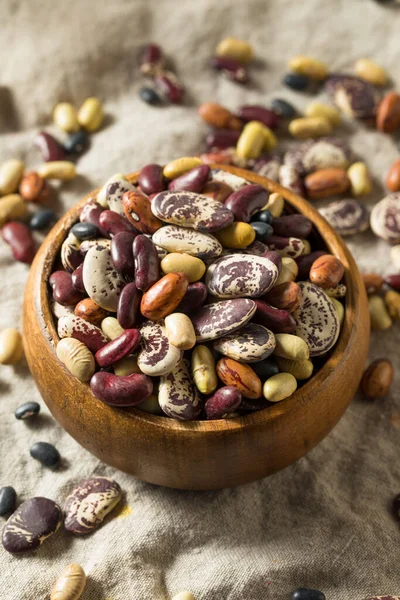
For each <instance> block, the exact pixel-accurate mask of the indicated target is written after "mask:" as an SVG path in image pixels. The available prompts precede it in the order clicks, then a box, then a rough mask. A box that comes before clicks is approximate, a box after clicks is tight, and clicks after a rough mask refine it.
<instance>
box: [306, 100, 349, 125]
mask: <svg viewBox="0 0 400 600" xmlns="http://www.w3.org/2000/svg"><path fill="white" fill-rule="evenodd" d="M304 114H305V116H306V117H324V118H325V119H328V121H330V122H331V123H332V125H339V123H340V121H341V116H340V112H339V111H338V109H337V108H335V107H334V106H329V104H323V103H322V102H317V101H316V100H314V102H310V104H309V105H308V106H307V108H306V110H305V111H304Z"/></svg>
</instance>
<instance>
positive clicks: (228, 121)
mask: <svg viewBox="0 0 400 600" xmlns="http://www.w3.org/2000/svg"><path fill="white" fill-rule="evenodd" d="M197 110H198V113H199V115H200V116H201V118H202V119H203V120H204V121H205V122H206V123H207V124H208V125H211V126H212V127H216V128H217V129H231V130H234V131H240V130H241V129H242V127H243V125H242V123H241V121H240V119H238V118H237V117H235V116H234V115H233V114H232V113H231V112H230V111H229V110H228V109H227V108H224V107H223V106H221V105H220V104H217V103H216V102H205V103H204V104H201V105H200V106H199V108H198V109H197Z"/></svg>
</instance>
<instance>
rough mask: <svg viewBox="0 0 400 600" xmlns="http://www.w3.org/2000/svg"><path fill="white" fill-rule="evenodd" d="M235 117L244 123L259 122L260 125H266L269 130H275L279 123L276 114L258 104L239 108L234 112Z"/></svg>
mask: <svg viewBox="0 0 400 600" xmlns="http://www.w3.org/2000/svg"><path fill="white" fill-rule="evenodd" d="M236 116H237V117H239V119H242V121H245V122H246V123H248V122H249V121H260V123H263V125H266V126H267V127H269V128H270V129H276V128H277V127H278V125H279V121H280V119H279V117H278V115H277V114H276V113H274V112H272V110H269V109H268V108H264V106H260V105H259V104H247V105H245V106H241V107H240V108H239V110H238V111H237V112H236Z"/></svg>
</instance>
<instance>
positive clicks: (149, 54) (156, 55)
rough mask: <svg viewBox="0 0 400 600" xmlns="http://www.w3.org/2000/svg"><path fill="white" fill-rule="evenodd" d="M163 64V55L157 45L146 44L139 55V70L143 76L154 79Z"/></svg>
mask: <svg viewBox="0 0 400 600" xmlns="http://www.w3.org/2000/svg"><path fill="white" fill-rule="evenodd" d="M163 64H164V55H163V51H162V49H161V47H160V46H159V45H158V44H147V45H146V46H145V47H144V48H142V50H141V52H140V54H139V69H140V72H141V73H142V74H143V75H147V76H150V77H154V75H155V74H156V73H157V72H158V71H159V70H160V69H161V67H162V66H163Z"/></svg>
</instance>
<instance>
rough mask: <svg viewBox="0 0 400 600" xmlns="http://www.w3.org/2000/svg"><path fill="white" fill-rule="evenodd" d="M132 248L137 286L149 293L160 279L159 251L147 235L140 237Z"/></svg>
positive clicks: (135, 240)
mask: <svg viewBox="0 0 400 600" xmlns="http://www.w3.org/2000/svg"><path fill="white" fill-rule="evenodd" d="M132 248H133V256H134V263H135V283H136V286H137V288H138V289H139V290H141V291H142V292H147V290H148V289H149V288H151V287H152V286H153V285H154V284H155V283H156V281H157V280H158V278H159V277H160V267H159V261H158V254H157V249H156V247H155V245H154V243H153V242H152V240H151V239H150V238H148V237H146V236H145V235H138V236H137V237H136V238H135V239H134V241H133V246H132Z"/></svg>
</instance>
